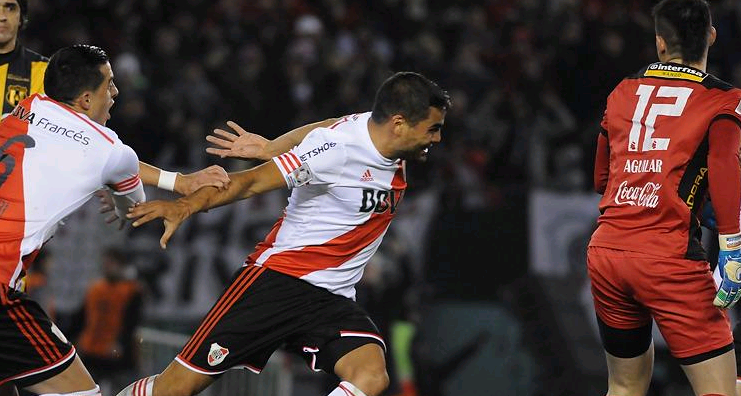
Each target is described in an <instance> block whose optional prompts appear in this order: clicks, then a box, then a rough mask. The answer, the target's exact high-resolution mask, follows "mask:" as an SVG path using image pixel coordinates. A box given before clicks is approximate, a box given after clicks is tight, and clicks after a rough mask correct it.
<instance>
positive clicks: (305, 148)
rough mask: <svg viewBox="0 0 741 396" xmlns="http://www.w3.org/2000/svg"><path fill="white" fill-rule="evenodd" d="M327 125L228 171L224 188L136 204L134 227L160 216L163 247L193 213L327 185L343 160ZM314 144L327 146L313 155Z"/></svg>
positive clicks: (344, 156) (335, 178) (131, 213)
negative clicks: (254, 163)
mask: <svg viewBox="0 0 741 396" xmlns="http://www.w3.org/2000/svg"><path fill="white" fill-rule="evenodd" d="M332 132H333V131H332V130H331V129H326V128H317V129H316V130H314V131H313V132H312V133H310V134H309V135H307V136H306V138H305V139H304V140H303V141H302V142H301V143H300V144H299V145H298V146H296V147H295V148H294V149H293V150H289V151H288V152H286V153H284V154H281V155H279V156H277V157H274V158H273V160H272V161H268V162H266V163H263V164H262V165H259V166H256V167H254V168H252V169H249V170H246V171H242V172H236V173H231V174H229V176H230V178H231V180H232V182H231V183H230V184H229V187H227V188H226V189H224V190H217V189H216V188H213V187H206V188H202V189H200V190H198V191H196V192H195V193H193V194H190V195H188V196H186V197H182V198H179V199H177V200H175V201H152V202H147V203H144V204H141V205H137V206H135V207H134V208H132V209H131V210H130V211H129V215H128V218H130V219H134V224H133V225H134V227H138V226H140V225H142V224H144V223H147V222H149V221H151V220H154V219H156V218H162V219H163V220H164V224H165V232H164V233H163V234H162V238H160V246H161V247H162V248H163V249H164V248H165V247H166V246H167V241H168V240H169V239H170V237H171V236H172V234H173V233H174V232H175V230H176V229H177V228H178V226H179V225H180V224H181V223H182V222H183V221H184V220H185V219H187V218H188V217H189V216H191V215H192V214H194V213H197V212H200V211H203V210H207V209H210V208H215V207H217V206H221V205H226V204H228V203H230V202H234V201H237V200H240V199H245V198H249V197H251V196H254V195H257V194H262V193H264V192H267V191H271V190H275V189H277V188H281V187H288V188H295V187H300V186H303V185H306V184H310V185H313V186H321V185H331V184H333V183H336V182H337V181H338V180H339V177H340V175H341V174H342V170H343V168H344V167H345V164H346V161H347V154H346V150H345V146H344V144H343V143H342V141H338V140H337V136H336V135H333V134H332ZM316 147H328V148H327V149H323V150H321V151H318V150H317V151H316V152H314V154H313V155H302V154H301V153H308V152H312V149H314V148H316Z"/></svg>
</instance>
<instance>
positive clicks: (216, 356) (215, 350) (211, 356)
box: [207, 342, 229, 367]
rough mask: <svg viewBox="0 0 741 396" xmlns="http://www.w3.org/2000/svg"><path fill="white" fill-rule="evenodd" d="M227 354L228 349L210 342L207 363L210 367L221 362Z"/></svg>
mask: <svg viewBox="0 0 741 396" xmlns="http://www.w3.org/2000/svg"><path fill="white" fill-rule="evenodd" d="M227 355H229V349H227V348H224V347H223V346H221V345H219V344H217V343H215V342H214V343H213V344H211V350H210V351H209V352H208V358H207V360H208V365H209V366H211V367H213V366H216V365H217V364H219V363H221V362H223V361H224V359H226V356H227Z"/></svg>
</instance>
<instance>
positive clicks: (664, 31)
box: [653, 0, 712, 62]
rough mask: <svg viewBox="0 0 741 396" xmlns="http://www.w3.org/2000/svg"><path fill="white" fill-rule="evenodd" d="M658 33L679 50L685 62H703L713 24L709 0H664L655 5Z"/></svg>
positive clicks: (667, 43) (671, 49)
mask: <svg viewBox="0 0 741 396" xmlns="http://www.w3.org/2000/svg"><path fill="white" fill-rule="evenodd" d="M653 17H654V24H655V26H656V34H657V35H658V36H661V37H662V38H663V39H664V40H665V41H666V45H667V47H668V50H669V52H679V53H680V54H682V60H684V61H685V62H699V61H701V60H702V58H703V56H704V54H705V51H706V50H707V47H708V34H709V31H710V27H711V26H712V20H711V16H710V5H708V2H707V1H706V0H662V1H661V2H659V3H658V4H656V6H655V7H654V9H653Z"/></svg>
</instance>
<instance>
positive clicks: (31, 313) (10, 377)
mask: <svg viewBox="0 0 741 396" xmlns="http://www.w3.org/2000/svg"><path fill="white" fill-rule="evenodd" d="M74 357H75V349H74V348H73V347H72V344H70V343H69V341H67V339H66V338H65V337H64V335H63V334H62V332H61V331H59V329H58V328H57V327H56V326H55V325H54V324H53V323H52V321H51V319H49V316H47V315H46V313H45V312H44V310H43V309H42V308H41V307H40V306H39V304H37V303H36V302H35V301H33V300H31V299H30V298H29V297H28V295H27V294H25V293H20V292H16V291H13V290H9V289H8V286H7V285H0V384H4V383H6V382H9V381H12V382H13V383H14V384H15V385H16V386H17V387H18V388H23V387H26V386H30V385H33V384H36V383H39V382H41V381H44V380H46V379H49V378H51V377H54V376H55V375H57V374H59V373H61V372H62V371H64V370H65V369H66V368H67V367H69V365H70V364H72V362H73V361H74Z"/></svg>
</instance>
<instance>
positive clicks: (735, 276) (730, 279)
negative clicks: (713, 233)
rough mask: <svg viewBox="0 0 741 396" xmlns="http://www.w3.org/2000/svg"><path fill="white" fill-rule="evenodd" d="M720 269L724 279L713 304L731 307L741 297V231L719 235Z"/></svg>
mask: <svg viewBox="0 0 741 396" xmlns="http://www.w3.org/2000/svg"><path fill="white" fill-rule="evenodd" d="M718 242H719V244H720V251H719V252H718V270H719V271H720V275H721V277H722V280H721V282H720V287H719V288H718V293H716V295H715V300H714V301H713V305H715V306H716V307H720V308H730V307H732V306H733V305H734V304H736V302H738V300H739V298H741V292H740V290H739V289H741V233H739V234H731V235H722V234H721V235H718Z"/></svg>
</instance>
